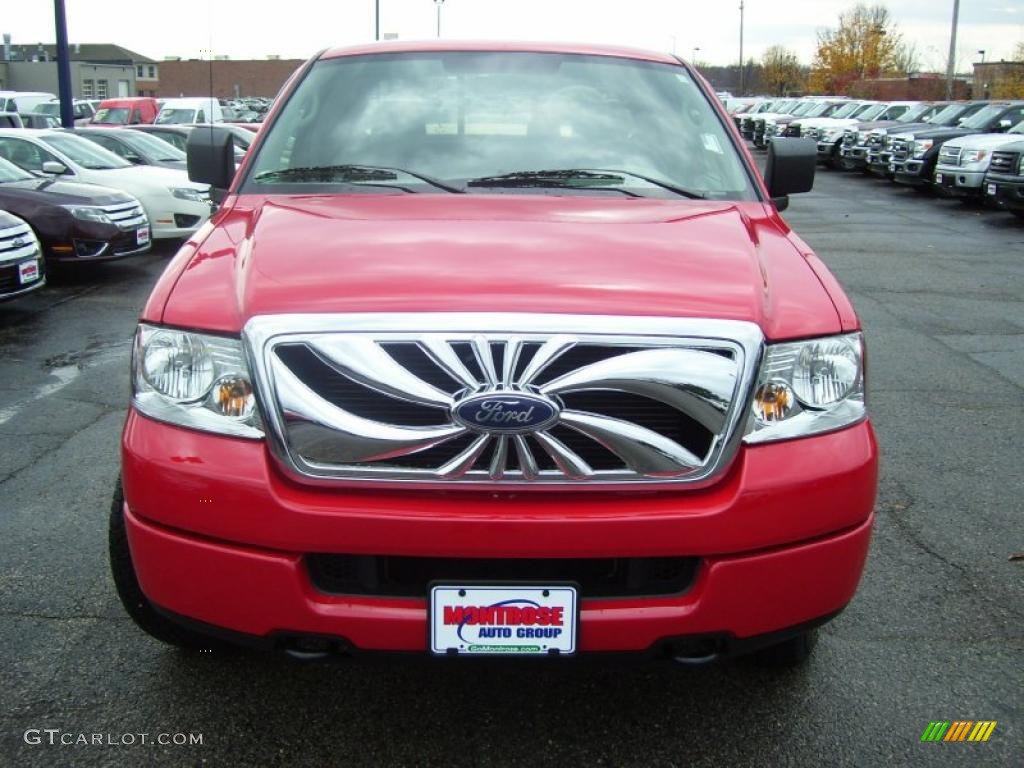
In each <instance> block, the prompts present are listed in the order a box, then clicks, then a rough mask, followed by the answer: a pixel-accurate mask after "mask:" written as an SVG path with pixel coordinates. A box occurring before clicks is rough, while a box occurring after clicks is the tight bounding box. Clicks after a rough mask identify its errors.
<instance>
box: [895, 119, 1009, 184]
mask: <svg viewBox="0 0 1024 768" xmlns="http://www.w3.org/2000/svg"><path fill="white" fill-rule="evenodd" d="M1021 120H1024V101H1001V102H993V103H992V104H989V105H988V106H987V107H985V108H984V109H981V110H979V111H978V112H976V113H975V114H974V115H972V116H971V117H969V118H968V119H967V120H965V121H964V122H963V123H961V124H960V125H959V126H957V127H956V128H928V129H926V130H923V131H912V132H910V133H900V134H896V135H894V136H893V139H892V158H891V165H892V167H893V173H894V178H893V180H894V181H895V182H896V183H897V184H906V185H909V186H912V187H918V188H928V189H930V188H931V186H932V178H933V176H934V175H935V166H936V164H937V163H938V161H939V150H940V149H941V148H942V145H943V144H945V143H946V142H947V141H949V140H950V139H955V138H959V137H960V136H969V135H971V134H972V133H1005V132H1006V131H1008V130H1010V128H1012V127H1013V126H1015V125H1017V124H1018V123H1019V122H1021Z"/></svg>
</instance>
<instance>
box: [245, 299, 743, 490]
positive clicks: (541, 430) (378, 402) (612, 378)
mask: <svg viewBox="0 0 1024 768" xmlns="http://www.w3.org/2000/svg"><path fill="white" fill-rule="evenodd" d="M636 320H639V319H636ZM709 322H710V321H709ZM715 322H718V323H726V324H728V321H715ZM737 325H742V326H746V325H747V324H740V323H737ZM752 351H753V350H752V349H751V348H750V346H749V344H747V345H746V346H745V345H744V344H741V343H740V342H737V341H733V340H732V339H705V338H699V337H696V338H672V337H669V336H660V335H653V336H643V335H628V336H627V335H613V334H606V335H601V334H587V333H578V334H557V333H556V334H545V333H537V332H523V333H518V334H517V333H508V332H488V333H467V332H461V331H459V332H453V333H444V332H427V333H408V332H404V333H403V332H380V333H362V332H333V331H327V332H317V333H283V334H279V335H277V336H275V337H274V339H273V341H272V342H269V343H266V344H264V345H263V347H262V351H261V352H260V353H259V354H257V355H256V359H257V360H258V361H259V364H258V366H257V371H258V373H259V376H260V377H262V378H263V379H264V380H263V381H262V382H260V388H261V390H263V391H264V392H265V393H266V395H265V402H264V409H265V410H266V411H268V412H269V415H270V416H271V419H270V426H271V427H272V428H274V434H275V435H276V438H277V442H275V443H274V446H275V447H276V449H277V453H278V456H279V457H280V458H281V459H282V460H283V461H284V463H285V465H286V468H289V469H291V470H293V471H294V472H296V473H297V474H298V475H300V476H304V477H309V478H313V479H317V480H335V479H349V480H356V481H364V480H391V481H407V482H408V481H420V482H427V483H430V484H437V483H452V484H457V485H465V484H467V483H470V484H471V483H478V484H484V485H501V486H505V485H521V484H526V485H551V484H565V483H571V484H584V485H585V484H588V483H605V484H608V483H621V482H627V483H628V482H638V481H639V482H670V481H693V480H695V479H703V478H706V477H707V476H709V475H710V474H711V472H712V471H714V470H715V469H716V468H717V467H718V465H719V464H720V462H721V459H722V457H723V455H724V454H725V449H726V447H727V446H726V444H727V443H729V441H730V438H731V437H733V435H734V434H735V427H736V424H737V423H738V421H739V414H738V409H737V405H738V403H739V402H742V401H745V396H746V394H748V388H749V386H750V383H751V382H750V379H751V373H752V364H751V361H752V359H753V358H754V357H756V355H754V354H752ZM491 398H498V399H500V398H504V399H505V400H504V401H502V402H507V401H509V400H511V401H512V402H513V403H516V402H521V403H525V405H523V406H522V407H523V408H524V409H525V408H527V407H528V406H530V404H531V403H532V404H536V403H539V404H540V406H539V407H540V408H541V410H542V411H544V409H549V410H550V413H551V415H550V416H549V417H545V418H544V419H542V420H540V421H537V422H532V423H527V424H526V426H524V427H519V426H518V425H517V424H516V425H512V426H510V427H509V426H494V425H493V424H490V423H483V424H480V423H478V422H476V421H472V420H467V417H466V416H465V413H466V412H467V411H466V410H465V408H462V409H461V410H460V407H463V406H467V405H468V406H469V410H468V412H469V413H475V411H473V410H472V408H473V407H474V403H476V402H482V403H485V404H488V405H490V404H493V402H494V400H492V399H491ZM519 398H521V400H520V399H519ZM510 407H514V406H510Z"/></svg>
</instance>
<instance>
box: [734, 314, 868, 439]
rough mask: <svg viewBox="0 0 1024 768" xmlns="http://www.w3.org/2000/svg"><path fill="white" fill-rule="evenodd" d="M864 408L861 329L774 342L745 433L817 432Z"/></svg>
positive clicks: (851, 420) (858, 416) (784, 435)
mask: <svg viewBox="0 0 1024 768" xmlns="http://www.w3.org/2000/svg"><path fill="white" fill-rule="evenodd" d="M866 414H867V410H866V408H865V405H864V339H863V337H862V336H861V334H859V333H851V334H847V335H844V336H829V337H827V338H822V339H812V340H810V341H799V342H792V343H786V344H772V345H770V346H769V347H768V348H767V351H766V353H765V358H764V362H763V363H762V364H761V372H760V374H759V376H758V382H757V389H756V390H755V393H754V400H753V403H752V406H751V414H750V418H749V421H748V422H747V431H746V436H745V437H744V438H743V439H744V440H745V441H746V442H748V443H765V442H770V441H772V440H786V439H789V438H793V437H804V436H806V435H815V434H818V433H821V432H829V431H832V430H835V429H839V428H841V427H846V426H849V425H850V424H855V423H857V422H858V421H860V420H862V419H863V418H864V417H865V416H866Z"/></svg>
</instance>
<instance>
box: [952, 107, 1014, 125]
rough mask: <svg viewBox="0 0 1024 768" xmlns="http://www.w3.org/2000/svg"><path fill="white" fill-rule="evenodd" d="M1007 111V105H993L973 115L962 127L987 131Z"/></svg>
mask: <svg viewBox="0 0 1024 768" xmlns="http://www.w3.org/2000/svg"><path fill="white" fill-rule="evenodd" d="M1005 111H1006V105H1005V104H992V105H991V106H988V107H985V108H984V109H982V110H980V111H979V112H976V113H975V114H973V115H971V116H970V117H969V118H967V119H966V120H964V121H963V123H962V125H963V127H964V128H977V129H985V128H988V127H989V125H990V124H991V123H992V122H993V121H994V120H995V119H996V118H998V117H999V116H1000V115H1001V114H1003V112H1005Z"/></svg>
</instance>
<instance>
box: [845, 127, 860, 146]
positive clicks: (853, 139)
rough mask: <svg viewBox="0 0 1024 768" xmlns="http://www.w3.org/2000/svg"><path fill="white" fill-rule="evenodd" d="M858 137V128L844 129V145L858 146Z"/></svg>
mask: <svg viewBox="0 0 1024 768" xmlns="http://www.w3.org/2000/svg"><path fill="white" fill-rule="evenodd" d="M857 138H858V136H857V130H856V129H850V128H847V129H846V130H845V131H843V146H844V147H854V146H856V145H857Z"/></svg>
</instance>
